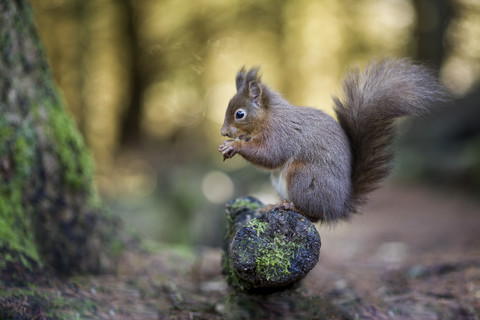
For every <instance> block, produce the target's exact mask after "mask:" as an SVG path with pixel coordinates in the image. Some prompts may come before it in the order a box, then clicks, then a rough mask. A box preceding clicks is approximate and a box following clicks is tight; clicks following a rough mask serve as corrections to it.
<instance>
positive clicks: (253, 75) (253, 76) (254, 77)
mask: <svg viewBox="0 0 480 320" xmlns="http://www.w3.org/2000/svg"><path fill="white" fill-rule="evenodd" d="M259 71H260V67H253V68H251V69H250V70H248V72H247V75H246V77H245V78H246V79H245V80H246V82H247V83H250V82H252V81H256V82H258V83H261V82H262V80H261V79H260V75H259V74H258V72H259Z"/></svg>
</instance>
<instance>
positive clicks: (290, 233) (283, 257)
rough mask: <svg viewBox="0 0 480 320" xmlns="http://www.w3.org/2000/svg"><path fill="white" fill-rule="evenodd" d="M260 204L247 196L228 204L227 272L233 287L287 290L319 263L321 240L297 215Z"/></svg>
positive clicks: (225, 251) (310, 225)
mask: <svg viewBox="0 0 480 320" xmlns="http://www.w3.org/2000/svg"><path fill="white" fill-rule="evenodd" d="M262 206H263V205H262V204H261V202H259V201H258V200H257V199H255V198H251V197H244V198H240V199H237V200H234V201H232V202H230V203H228V204H227V217H228V219H227V220H228V225H227V231H226V236H225V244H224V256H223V271H224V274H225V275H226V277H227V282H228V283H229V285H231V286H232V287H234V288H236V289H241V290H244V291H250V292H260V291H276V290H282V289H284V288H286V287H289V286H291V285H293V284H295V283H297V282H298V281H299V280H300V279H302V278H303V277H304V276H305V275H306V274H307V273H308V272H309V271H310V270H311V269H312V268H313V267H314V266H315V265H316V263H317V262H318V258H319V254H320V246H321V242H320V236H319V235H318V232H317V230H316V229H315V227H314V225H313V224H312V223H311V222H310V221H309V220H308V219H306V218H305V217H303V216H302V215H300V214H299V213H297V212H293V211H282V210H278V209H275V210H271V211H268V212H265V213H263V212H261V211H260V210H259V209H260V208H262Z"/></svg>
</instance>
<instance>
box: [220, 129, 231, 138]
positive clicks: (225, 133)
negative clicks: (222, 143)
mask: <svg viewBox="0 0 480 320" xmlns="http://www.w3.org/2000/svg"><path fill="white" fill-rule="evenodd" d="M221 134H222V136H224V137H225V136H227V137H230V134H229V132H228V130H227V128H226V127H225V126H223V127H222V131H221Z"/></svg>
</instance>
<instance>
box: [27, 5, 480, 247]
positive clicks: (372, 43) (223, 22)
mask: <svg viewBox="0 0 480 320" xmlns="http://www.w3.org/2000/svg"><path fill="white" fill-rule="evenodd" d="M31 3H32V6H33V9H34V13H35V20H36V22H37V25H38V31H39V33H40V37H41V39H42V41H43V43H44V46H45V49H46V52H47V56H48V59H49V61H50V64H51V67H52V69H53V73H54V77H55V80H56V81H57V83H58V85H59V87H60V89H61V92H62V93H63V96H64V99H65V100H66V102H67V104H68V107H69V111H70V113H71V114H72V116H73V117H74V119H75V120H76V122H77V125H78V127H79V129H80V131H81V132H82V134H83V136H84V137H85V140H86V143H87V145H88V146H89V148H90V150H91V151H92V153H93V156H94V159H95V162H96V170H97V174H96V184H97V186H98V189H99V191H100V192H101V194H102V196H103V199H104V201H105V203H106V204H107V205H108V206H109V208H110V210H111V211H112V212H113V213H115V214H118V215H120V216H121V217H122V218H123V220H124V221H125V224H126V226H127V227H129V228H131V229H134V230H137V232H140V233H142V234H145V235H146V236H148V237H150V238H151V239H155V240H160V241H164V242H168V243H181V244H195V245H196V244H199V245H219V244H220V240H221V237H222V235H223V219H224V218H223V208H224V206H223V204H224V202H226V201H228V200H230V199H232V198H233V197H236V196H240V195H245V194H252V195H255V196H258V197H260V198H261V199H262V200H264V201H266V202H269V201H274V197H275V194H274V193H273V189H272V188H271V186H270V183H269V179H268V178H267V177H266V175H265V174H264V173H261V172H259V171H257V170H255V169H253V168H252V167H251V166H249V165H247V163H246V162H245V161H244V160H243V159H240V158H237V157H236V158H234V159H232V160H230V161H227V162H225V163H223V162H222V157H221V155H220V154H219V153H218V152H217V147H218V144H219V143H220V142H221V141H222V140H223V139H222V137H221V136H220V127H221V124H222V122H223V116H224V111H225V109H226V106H227V103H228V100H229V98H230V97H231V96H232V95H233V94H234V91H235V86H234V77H235V74H236V71H237V70H238V69H239V68H240V67H241V66H243V65H246V66H252V65H261V66H262V73H263V79H264V80H265V82H266V83H267V84H269V85H270V86H271V87H272V88H273V89H274V90H276V91H279V92H281V93H282V94H283V95H284V96H285V97H286V98H287V99H288V100H289V101H290V102H291V103H293V104H295V105H309V106H315V107H319V108H321V109H323V110H325V111H326V112H328V113H331V106H332V102H331V95H332V94H338V93H339V91H340V86H341V78H342V74H344V72H345V71H346V70H347V69H348V68H349V67H350V66H352V65H356V64H358V65H360V66H364V65H365V64H366V63H367V62H368V61H369V60H372V59H374V58H378V57H390V56H395V57H404V56H409V57H412V58H414V59H416V60H419V61H423V62H425V63H427V64H429V65H431V66H432V67H434V68H436V69H437V70H438V72H439V76H440V78H441V80H442V81H443V82H444V84H445V86H446V87H447V89H448V90H449V92H450V93H451V95H452V97H454V100H455V101H454V102H455V103H454V106H452V107H447V108H440V109H438V110H436V111H434V112H433V113H432V114H431V115H428V116H425V117H423V118H421V119H418V120H415V121H405V122H404V123H403V126H402V130H401V131H402V137H401V139H400V142H399V150H400V153H399V156H398V165H397V170H396V175H395V177H396V178H397V179H403V180H411V179H423V181H430V182H431V183H432V184H433V185H436V186H439V187H442V188H453V187H455V188H458V187H461V188H462V189H465V190H468V191H469V192H474V193H476V194H479V193H480V192H479V191H480V106H479V104H480V83H479V78H480V36H479V35H480V2H478V1H475V0H450V1H449V0H381V1H380V0H340V1H332V0H317V1H315V0H275V1H274V0H269V1H253V0H242V1H240V0H232V1H220V0H197V1H192V0H161V1H160V0H142V1H135V0H95V1H93V0H91V1H85V0H32V1H31Z"/></svg>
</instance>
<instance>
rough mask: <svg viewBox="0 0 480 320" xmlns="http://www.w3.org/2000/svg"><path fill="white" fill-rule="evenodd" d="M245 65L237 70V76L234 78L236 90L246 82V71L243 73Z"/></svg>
mask: <svg viewBox="0 0 480 320" xmlns="http://www.w3.org/2000/svg"><path fill="white" fill-rule="evenodd" d="M245 72H246V71H245V66H243V67H242V68H241V69H240V70H239V71H238V72H237V77H236V78H235V85H236V87H237V92H238V91H240V90H241V89H242V88H243V87H244V86H245V83H246V77H247V75H246V73H245Z"/></svg>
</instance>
